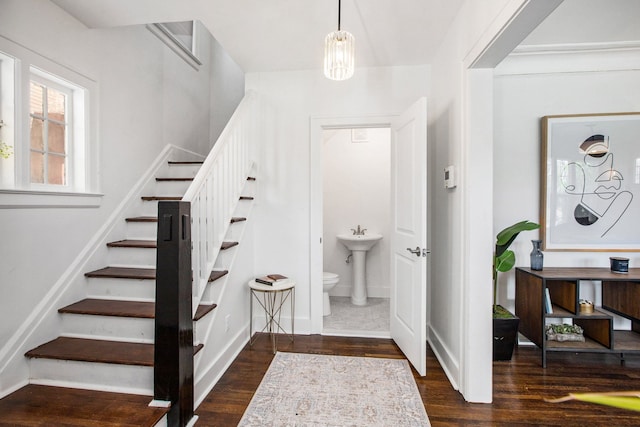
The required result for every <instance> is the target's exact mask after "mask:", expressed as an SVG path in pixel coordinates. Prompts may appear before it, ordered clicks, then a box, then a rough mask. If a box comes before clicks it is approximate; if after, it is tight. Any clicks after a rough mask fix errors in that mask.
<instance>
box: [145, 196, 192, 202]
mask: <svg viewBox="0 0 640 427" xmlns="http://www.w3.org/2000/svg"><path fill="white" fill-rule="evenodd" d="M141 199H142V200H144V201H145V202H152V201H155V200H158V201H163V200H182V196H142V197H141Z"/></svg>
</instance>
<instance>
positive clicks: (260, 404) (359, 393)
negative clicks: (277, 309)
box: [238, 352, 431, 427]
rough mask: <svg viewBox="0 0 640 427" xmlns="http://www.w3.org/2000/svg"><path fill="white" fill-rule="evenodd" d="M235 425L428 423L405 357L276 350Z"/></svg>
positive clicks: (381, 424)
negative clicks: (301, 352)
mask: <svg viewBox="0 0 640 427" xmlns="http://www.w3.org/2000/svg"><path fill="white" fill-rule="evenodd" d="M238 425H239V426H245V427H246V426H300V427H301V426H327V427H328V426H385V427H387V426H396V427H399V426H412V427H413V426H416V427H417V426H430V425H431V424H430V423H429V418H428V417H427V412H426V411H425V409H424V405H423V403H422V399H421V397H420V394H419V392H418V387H417V386H416V383H415V380H414V379H413V375H412V373H411V368H410V367H409V364H408V362H407V361H406V360H401V359H378V358H371V357H347V356H327V355H318V354H298V353H280V352H278V353H277V354H276V356H275V357H274V358H273V361H272V362H271V365H270V366H269V369H268V370H267V373H266V374H265V376H264V378H263V379H262V382H261V383H260V386H259V387H258V390H257V391H256V394H255V395H254V396H253V399H251V403H250V404H249V407H248V408H247V410H246V411H245V413H244V415H243V417H242V420H240V424H238Z"/></svg>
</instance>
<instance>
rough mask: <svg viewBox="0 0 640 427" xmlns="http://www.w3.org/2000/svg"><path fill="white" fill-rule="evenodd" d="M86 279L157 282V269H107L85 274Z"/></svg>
mask: <svg viewBox="0 0 640 427" xmlns="http://www.w3.org/2000/svg"><path fill="white" fill-rule="evenodd" d="M84 275H85V276H86V277H107V278H115V279H145V280H150V279H151V280H155V278H156V269H155V268H134V267H105V268H101V269H100V270H95V271H91V272H89V273H85V274H84Z"/></svg>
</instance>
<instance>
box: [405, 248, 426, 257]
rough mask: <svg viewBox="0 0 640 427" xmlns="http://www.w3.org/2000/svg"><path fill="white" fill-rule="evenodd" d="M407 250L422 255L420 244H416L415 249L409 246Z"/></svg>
mask: <svg viewBox="0 0 640 427" xmlns="http://www.w3.org/2000/svg"><path fill="white" fill-rule="evenodd" d="M407 250H408V251H409V252H411V253H412V254H414V255H416V256H420V255H422V251H421V250H420V246H416V248H415V249H411V248H407Z"/></svg>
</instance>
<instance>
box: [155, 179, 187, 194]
mask: <svg viewBox="0 0 640 427" xmlns="http://www.w3.org/2000/svg"><path fill="white" fill-rule="evenodd" d="M191 182H192V181H156V185H155V189H154V193H153V194H154V195H156V196H181V195H183V194H184V193H186V191H187V188H189V185H191Z"/></svg>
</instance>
